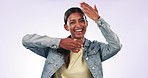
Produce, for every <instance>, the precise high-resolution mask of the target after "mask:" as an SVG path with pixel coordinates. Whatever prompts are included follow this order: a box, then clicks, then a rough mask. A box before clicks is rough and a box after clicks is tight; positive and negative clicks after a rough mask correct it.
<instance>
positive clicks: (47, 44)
mask: <svg viewBox="0 0 148 78" xmlns="http://www.w3.org/2000/svg"><path fill="white" fill-rule="evenodd" d="M60 40H61V39H60V38H51V37H48V36H40V35H37V34H27V35H25V36H24V37H23V39H22V44H23V46H24V47H25V48H27V49H30V50H31V51H33V52H35V53H36V54H38V55H40V56H43V57H45V58H46V57H47V55H48V52H49V50H51V49H57V48H58V47H59V43H60Z"/></svg>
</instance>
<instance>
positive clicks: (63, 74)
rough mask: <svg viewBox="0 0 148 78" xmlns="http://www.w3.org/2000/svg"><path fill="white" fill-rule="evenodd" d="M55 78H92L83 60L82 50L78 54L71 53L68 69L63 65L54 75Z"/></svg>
mask: <svg viewBox="0 0 148 78" xmlns="http://www.w3.org/2000/svg"><path fill="white" fill-rule="evenodd" d="M54 77H55V78H92V75H91V73H90V71H89V69H88V67H87V64H86V62H85V60H84V59H83V51H82V49H81V50H80V51H79V52H78V53H74V52H70V64H69V66H68V68H66V67H65V65H63V66H62V67H61V68H60V69H59V70H58V71H57V72H56V73H55V75H54Z"/></svg>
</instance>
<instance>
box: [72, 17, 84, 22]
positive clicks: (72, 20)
mask: <svg viewBox="0 0 148 78" xmlns="http://www.w3.org/2000/svg"><path fill="white" fill-rule="evenodd" d="M81 19H84V18H83V17H82V18H79V19H78V20H81ZM70 21H75V19H71V20H70Z"/></svg>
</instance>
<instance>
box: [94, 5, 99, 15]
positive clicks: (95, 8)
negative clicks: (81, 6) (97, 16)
mask: <svg viewBox="0 0 148 78" xmlns="http://www.w3.org/2000/svg"><path fill="white" fill-rule="evenodd" d="M94 10H95V11H96V12H97V13H98V9H97V7H96V5H94Z"/></svg>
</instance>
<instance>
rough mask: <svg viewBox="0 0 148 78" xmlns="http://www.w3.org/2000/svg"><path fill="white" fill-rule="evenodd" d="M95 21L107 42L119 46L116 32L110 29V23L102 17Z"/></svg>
mask: <svg viewBox="0 0 148 78" xmlns="http://www.w3.org/2000/svg"><path fill="white" fill-rule="evenodd" d="M96 23H97V25H98V27H99V28H100V30H101V32H102V34H103V36H104V37H105V39H106V41H107V42H108V44H110V45H112V46H116V47H121V44H120V40H119V38H118V36H117V34H116V33H114V32H113V31H112V30H111V29H110V25H109V24H108V23H107V22H105V21H104V19H103V18H100V19H99V20H98V21H96Z"/></svg>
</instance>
